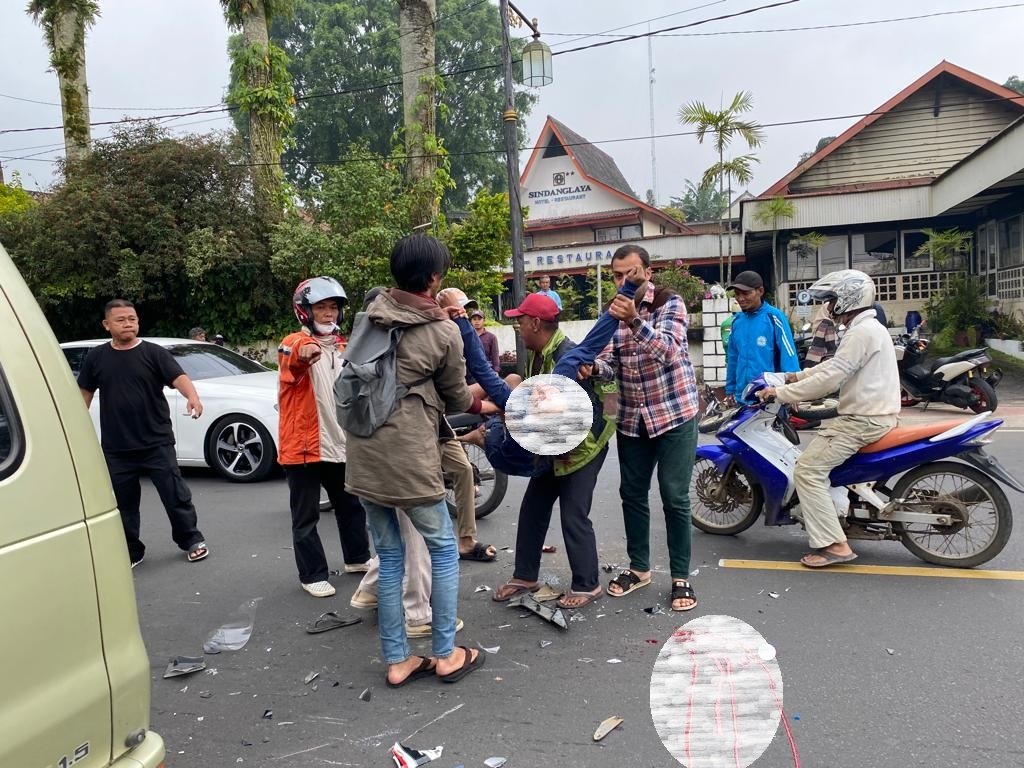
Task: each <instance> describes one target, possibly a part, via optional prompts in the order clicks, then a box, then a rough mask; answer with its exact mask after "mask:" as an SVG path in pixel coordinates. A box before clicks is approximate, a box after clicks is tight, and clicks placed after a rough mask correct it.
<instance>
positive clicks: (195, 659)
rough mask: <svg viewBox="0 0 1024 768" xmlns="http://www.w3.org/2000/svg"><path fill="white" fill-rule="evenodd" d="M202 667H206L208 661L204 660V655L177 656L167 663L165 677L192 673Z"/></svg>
mask: <svg viewBox="0 0 1024 768" xmlns="http://www.w3.org/2000/svg"><path fill="white" fill-rule="evenodd" d="M201 669H206V662H205V661H204V660H203V657H202V656H175V657H174V658H173V659H171V660H170V661H169V662H168V663H167V669H165V670H164V677H178V676H179V675H190V674H192V673H193V672H198V671H199V670H201ZM186 687H187V686H186Z"/></svg>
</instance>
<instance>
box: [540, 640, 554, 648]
mask: <svg viewBox="0 0 1024 768" xmlns="http://www.w3.org/2000/svg"><path fill="white" fill-rule="evenodd" d="M538 645H539V646H540V647H541V648H547V647H548V646H549V645H551V641H550V640H541V641H540V642H539V643H538Z"/></svg>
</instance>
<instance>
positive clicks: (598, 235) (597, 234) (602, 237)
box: [594, 227, 620, 243]
mask: <svg viewBox="0 0 1024 768" xmlns="http://www.w3.org/2000/svg"><path fill="white" fill-rule="evenodd" d="M619 232H620V229H619V227H602V228H601V229H595V230H594V239H595V240H596V241H597V242H599V243H607V242H610V241H612V240H618V239H619Z"/></svg>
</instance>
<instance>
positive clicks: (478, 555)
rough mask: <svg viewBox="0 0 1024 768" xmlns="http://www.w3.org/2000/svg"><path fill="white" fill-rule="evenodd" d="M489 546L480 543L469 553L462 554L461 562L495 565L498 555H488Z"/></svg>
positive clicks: (460, 554)
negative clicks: (473, 561)
mask: <svg viewBox="0 0 1024 768" xmlns="http://www.w3.org/2000/svg"><path fill="white" fill-rule="evenodd" d="M489 546H490V545H489V544H484V543H483V542H481V541H478V542H477V543H476V544H474V545H473V548H472V549H471V550H469V552H460V553H459V560H475V561H476V562H478V563H493V562H494V561H495V560H496V559H497V557H498V553H497V552H495V553H494V554H493V555H488V554H487V548H488V547H489Z"/></svg>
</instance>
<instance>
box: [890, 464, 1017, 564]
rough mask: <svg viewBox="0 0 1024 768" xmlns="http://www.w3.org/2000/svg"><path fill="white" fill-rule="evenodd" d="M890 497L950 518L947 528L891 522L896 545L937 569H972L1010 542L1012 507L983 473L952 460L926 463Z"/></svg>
mask: <svg viewBox="0 0 1024 768" xmlns="http://www.w3.org/2000/svg"><path fill="white" fill-rule="evenodd" d="M892 498H894V499H907V500H908V501H909V502H911V503H918V504H920V503H928V504H930V505H931V506H932V509H933V510H935V512H933V514H935V513H938V512H942V513H944V514H949V515H950V516H951V517H953V518H954V522H953V523H952V524H951V525H948V526H935V525H928V524H924V523H902V522H897V523H894V529H895V530H896V532H897V533H899V535H900V541H901V542H902V544H903V546H904V547H906V548H907V549H908V550H910V552H912V553H913V554H914V555H916V556H917V557H919V558H921V559H922V560H924V561H925V562H928V563H935V564H936V565H947V566H952V567H955V568H974V567H975V566H978V565H981V564H982V563H986V562H988V561H989V560H991V559H992V558H993V557H995V556H996V555H998V554H999V553H1000V552H1001V551H1002V549H1003V547H1005V546H1006V542H1007V541H1009V539H1010V531H1011V530H1012V528H1013V516H1012V514H1011V512H1010V502H1009V501H1008V500H1007V498H1006V494H1005V493H1003V489H1002V488H1000V487H999V485H998V483H996V481H995V480H993V479H992V478H991V477H989V476H988V475H986V474H985V473H984V472H981V471H980V470H977V469H975V468H974V467H970V466H968V465H966V464H960V463H957V462H954V461H937V462H934V463H931V464H924V465H922V466H920V467H915V468H914V469H912V470H910V471H909V472H907V473H906V474H905V475H903V477H901V478H900V480H899V482H898V483H896V487H895V488H893V492H892Z"/></svg>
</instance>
